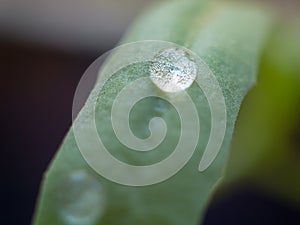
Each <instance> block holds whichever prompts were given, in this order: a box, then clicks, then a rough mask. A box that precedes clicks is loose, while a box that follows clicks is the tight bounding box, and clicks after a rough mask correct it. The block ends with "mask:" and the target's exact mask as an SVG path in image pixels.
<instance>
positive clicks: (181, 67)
mask: <svg viewBox="0 0 300 225" xmlns="http://www.w3.org/2000/svg"><path fill="white" fill-rule="evenodd" d="M196 76H197V64H196V62H195V60H194V58H193V57H192V56H191V54H190V53H189V52H187V51H186V50H185V49H183V48H179V47H172V48H168V49H165V50H163V51H161V52H159V53H158V54H157V55H156V56H155V57H154V59H153V61H152V63H151V66H150V79H151V80H152V81H153V83H154V84H156V85H157V86H158V87H159V88H160V89H161V90H163V91H165V92H178V91H182V90H185V89H186V88H188V87H189V86H191V84H192V83H193V81H194V80H195V79H196Z"/></svg>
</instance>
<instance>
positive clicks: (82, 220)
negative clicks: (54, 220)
mask: <svg viewBox="0 0 300 225" xmlns="http://www.w3.org/2000/svg"><path fill="white" fill-rule="evenodd" d="M59 190H60V191H59V193H57V197H58V198H57V202H58V207H57V208H58V210H59V214H60V217H61V218H62V220H63V221H64V222H65V223H66V224H70V225H87V224H96V222H97V221H99V219H100V217H101V215H102V214H103V211H104V206H105V196H104V193H103V189H102V186H101V184H100V182H99V181H98V180H97V179H96V178H94V177H93V176H92V175H91V174H89V173H87V172H85V171H84V170H78V171H75V172H73V173H71V174H69V176H68V177H66V178H65V180H63V181H62V184H61V186H60V189H59Z"/></svg>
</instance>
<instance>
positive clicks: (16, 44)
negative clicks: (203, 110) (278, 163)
mask: <svg viewBox="0 0 300 225" xmlns="http://www.w3.org/2000/svg"><path fill="white" fill-rule="evenodd" d="M138 11H139V9H138V8H137V9H136V11H135V13H137V12H138ZM133 17H134V15H132V18H133ZM0 18H1V17H0ZM130 21H131V19H127V21H126V23H125V25H126V24H129V22H130ZM2 22H3V21H2ZM125 25H123V30H122V29H121V30H119V33H118V32H116V33H114V38H111V39H110V38H103V41H102V42H101V44H99V45H98V47H97V48H95V47H91V46H96V45H90V46H88V47H87V48H86V49H85V48H84V46H80V48H76V47H74V46H76V43H75V44H74V43H73V44H72V45H70V46H71V47H70V46H69V47H68V48H62V47H61V46H62V45H64V43H65V42H66V41H67V40H66V39H67V38H71V37H68V36H64V38H63V39H64V42H58V43H57V44H55V41H52V42H51V41H49V42H48V41H47V40H46V41H40V40H39V38H38V36H35V37H33V38H32V39H30V35H29V36H28V33H26V34H25V33H24V37H26V38H22V33H18V32H9V29H8V30H7V29H6V32H5V30H4V31H3V30H1V33H0V74H1V78H0V80H1V82H0V84H1V89H0V93H1V95H0V96H1V97H0V99H1V111H0V119H1V124H2V126H1V143H2V147H1V152H2V153H4V154H2V157H1V159H2V160H1V168H2V169H1V172H2V174H1V177H2V179H1V193H2V196H3V197H2V198H1V199H2V200H1V205H2V207H1V208H2V209H1V214H3V216H1V224H3V225H23V224H24V225H27V224H30V222H31V218H32V214H33V211H34V206H35V203H36V198H37V194H38V190H39V185H40V182H41V179H42V175H43V172H44V171H45V169H46V168H47V165H48V163H49V162H50V160H51V158H52V157H53V156H54V154H55V152H56V150H57V149H58V147H59V145H60V143H61V141H62V139H63V137H64V135H65V134H66V132H67V131H68V129H69V127H70V125H71V119H72V116H71V113H72V100H73V95H74V92H75V89H76V86H77V83H78V81H79V79H80V78H81V76H82V74H83V73H84V71H85V69H86V68H87V67H88V66H89V65H90V64H91V63H92V62H93V61H94V60H95V59H96V58H97V57H98V56H100V55H101V54H102V53H104V52H105V51H107V50H109V49H111V48H112V47H113V46H114V45H115V44H116V43H117V41H118V39H119V38H120V37H121V35H122V33H123V32H124V30H125V28H126V26H125ZM15 27H17V26H15ZM0 28H1V26H0ZM17 28H18V27H17ZM29 28H30V26H29ZM112 33H113V32H112ZM106 34H107V33H105V32H103V34H102V36H100V38H101V37H103V36H105V35H106ZM57 35H60V33H57ZM61 35H62V36H63V35H64V34H61ZM101 40H102V39H101ZM99 43H100V42H99ZM299 221H300V216H299V212H298V211H297V210H296V209H294V208H292V207H291V206H289V205H288V204H285V203H283V202H281V201H279V200H276V199H274V196H272V197H268V194H267V193H263V192H260V191H259V190H258V189H257V188H255V186H248V187H247V188H245V187H240V188H239V189H238V190H234V191H231V192H230V193H228V194H227V195H226V196H225V197H223V198H222V199H218V200H215V201H214V203H213V204H212V205H211V207H210V208H209V210H208V213H207V216H206V220H205V224H206V225H209V224H210V225H214V224H223V225H224V224H232V225H238V224H252V225H254V224H278V225H279V224H300V222H299Z"/></svg>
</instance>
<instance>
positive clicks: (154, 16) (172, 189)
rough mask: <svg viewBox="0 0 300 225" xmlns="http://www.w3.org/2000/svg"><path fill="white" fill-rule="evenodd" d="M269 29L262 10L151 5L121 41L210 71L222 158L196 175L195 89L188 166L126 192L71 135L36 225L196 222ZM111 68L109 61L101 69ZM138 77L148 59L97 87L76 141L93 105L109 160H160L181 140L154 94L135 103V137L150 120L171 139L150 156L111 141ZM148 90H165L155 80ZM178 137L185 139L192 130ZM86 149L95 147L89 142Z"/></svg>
mask: <svg viewBox="0 0 300 225" xmlns="http://www.w3.org/2000/svg"><path fill="white" fill-rule="evenodd" d="M271 24H272V19H271V16H270V15H269V14H268V13H267V12H265V11H264V10H262V9H260V8H257V7H252V6H250V5H243V4H237V3H219V2H213V1H172V2H168V3H164V4H157V5H155V6H154V7H153V8H151V9H149V10H148V11H147V12H145V13H144V14H142V15H141V17H139V18H138V19H137V20H136V22H135V23H134V24H133V26H132V27H131V29H130V30H129V32H128V34H127V35H126V36H125V38H124V39H123V43H127V42H132V41H140V40H163V41H169V42H174V43H176V44H179V45H182V46H185V47H187V48H189V49H191V50H192V51H193V52H195V53H196V54H197V55H198V56H199V57H200V58H201V59H202V60H203V61H204V62H205V63H206V64H207V65H208V66H209V68H210V70H211V71H212V72H213V74H214V76H215V77H216V79H217V80H218V82H219V84H220V86H221V88H222V91H223V94H224V97H225V102H226V111H227V128H226V133H225V138H224V142H223V144H222V147H221V150H220V153H219V154H218V155H217V157H216V159H215V160H214V161H213V163H212V165H211V166H210V167H209V168H208V169H207V170H205V171H204V172H199V171H198V166H199V162H200V160H201V157H202V155H203V151H204V149H205V146H206V144H207V142H208V138H209V134H210V131H211V123H210V121H211V112H210V110H209V106H208V102H207V99H206V98H205V96H204V93H203V91H202V90H201V89H200V88H199V86H198V85H196V84H195V83H194V84H193V85H192V86H191V87H190V88H189V89H188V90H187V93H188V94H189V95H190V96H191V98H192V100H193V102H194V103H195V105H196V108H197V111H198V116H199V118H200V122H201V134H200V138H199V142H198V145H197V149H196V151H195V152H194V154H193V156H192V158H191V160H190V161H189V162H188V163H187V164H186V166H185V167H184V168H183V169H181V170H180V171H179V172H178V173H177V174H176V175H174V176H173V177H171V178H170V179H168V180H166V181H164V182H161V183H158V184H153V185H151V186H143V187H130V186H124V185H120V184H116V183H113V182H111V181H109V180H107V179H105V178H103V177H102V176H100V175H98V174H97V173H96V172H94V171H93V170H92V169H91V168H90V167H89V166H88V164H87V163H86V161H85V160H84V159H83V157H82V155H81V153H80V151H79V149H78V146H77V143H76V140H75V137H74V132H73V130H72V129H71V130H70V131H69V132H68V134H67V136H66V137H65V139H64V141H63V144H62V146H61V147H60V149H59V152H58V153H57V155H56V156H55V159H54V160H53V161H52V163H51V165H50V167H49V169H48V170H47V172H46V175H45V178H44V181H43V184H42V190H41V193H40V197H39V203H38V206H37V210H36V214H35V218H34V222H33V224H35V225H48V224H51V225H63V224H71V225H72V224H81V225H84V224H87V225H93V224H99V225H100V224H105V225H114V224H122V225H129V224H130V225H132V224H144V225H147V224H166V225H170V224H172V225H176V224H178V225H181V224H191V225H195V224H198V223H199V221H201V220H202V219H203V215H204V213H205V209H206V207H207V204H208V202H209V199H210V196H211V194H212V193H213V190H214V186H215V185H216V184H217V182H218V180H219V179H220V178H221V176H222V171H223V168H224V164H225V161H226V158H227V155H228V151H229V145H230V141H231V137H232V133H233V128H234V123H235V120H236V117H237V114H238V110H239V107H240V104H241V102H242V100H243V98H244V96H245V94H246V93H247V92H248V90H249V89H250V88H251V87H252V86H253V85H254V83H255V81H256V70H257V64H258V62H259V59H260V55H261V50H262V48H263V46H264V43H265V41H266V38H267V36H268V33H269V30H270V27H271ZM120 60H122V59H120ZM123 60H125V59H123ZM111 64H112V61H110V60H108V61H107V62H106V64H105V68H109V67H110V66H111ZM99 76H100V77H101V74H100V75H99ZM145 76H146V77H149V64H148V63H147V62H145V63H134V64H132V65H130V66H127V67H125V68H123V69H121V70H119V71H117V72H116V73H114V74H113V76H112V77H111V78H110V79H109V80H108V81H107V83H106V84H105V86H104V87H103V89H102V90H101V91H100V94H99V96H96V95H95V93H97V91H99V90H97V86H96V87H95V89H94V90H93V91H92V93H91V96H90V97H89V100H88V101H87V103H86V104H85V106H84V108H83V109H82V111H81V113H80V114H79V117H78V118H77V121H78V124H79V126H82V127H83V130H84V129H86V131H87V132H86V133H84V132H83V133H82V137H87V138H88V136H89V133H88V127H87V125H86V124H85V120H86V119H90V117H91V116H92V114H90V113H89V112H90V111H91V110H93V102H94V101H95V99H96V108H95V110H96V112H95V115H96V118H95V119H96V126H97V129H98V132H99V134H100V136H101V139H102V141H103V143H104V144H105V145H107V146H109V147H108V148H109V150H110V152H111V154H112V155H114V157H116V158H118V159H120V160H122V161H124V162H128V163H131V164H134V165H145V164H152V163H154V162H157V161H160V160H162V159H163V158H165V157H167V156H168V155H169V154H170V152H171V151H172V149H174V146H175V145H176V143H177V142H178V138H179V135H180V120H179V118H178V114H177V112H176V110H174V108H173V107H172V106H171V105H170V104H169V103H168V102H166V101H163V100H161V99H160V98H147V99H144V100H142V101H141V102H139V103H138V104H136V105H135V106H134V108H133V109H132V114H131V115H130V118H129V123H130V125H131V128H132V130H133V132H134V133H135V134H136V135H137V136H139V137H141V138H145V137H147V136H148V135H149V129H148V123H149V120H150V119H151V118H153V117H161V118H163V119H164V121H165V122H166V124H167V125H168V134H167V136H166V139H165V140H164V141H163V143H162V144H161V146H159V147H157V149H155V151H153V152H152V151H151V152H149V153H141V152H133V151H130V149H128V148H127V147H125V146H124V145H122V144H121V143H120V142H119V141H118V139H117V137H116V136H115V135H114V131H113V129H112V125H111V121H110V114H111V106H112V103H113V100H114V99H115V97H116V95H117V94H118V93H119V92H120V91H121V90H122V88H123V87H125V86H126V85H127V84H128V83H129V82H131V81H134V80H136V79H138V78H140V77H145ZM147 88H149V89H151V90H153V92H162V91H160V90H158V89H157V88H156V87H155V85H153V84H149V85H148V87H147ZM161 94H162V95H163V93H161ZM179 95H180V94H179ZM175 101H176V100H175ZM125 122H126V121H125ZM218 122H219V123H221V122H222V121H218ZM182 132H186V133H188V132H190V133H191V134H192V132H193V131H188V130H183V131H182ZM213 141H214V140H213ZM89 145H90V147H91V148H94V147H95V143H93V142H90V143H89ZM95 160H97V159H95ZM111 170H114V168H113V167H112V168H111ZM141 179H142V178H141Z"/></svg>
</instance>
